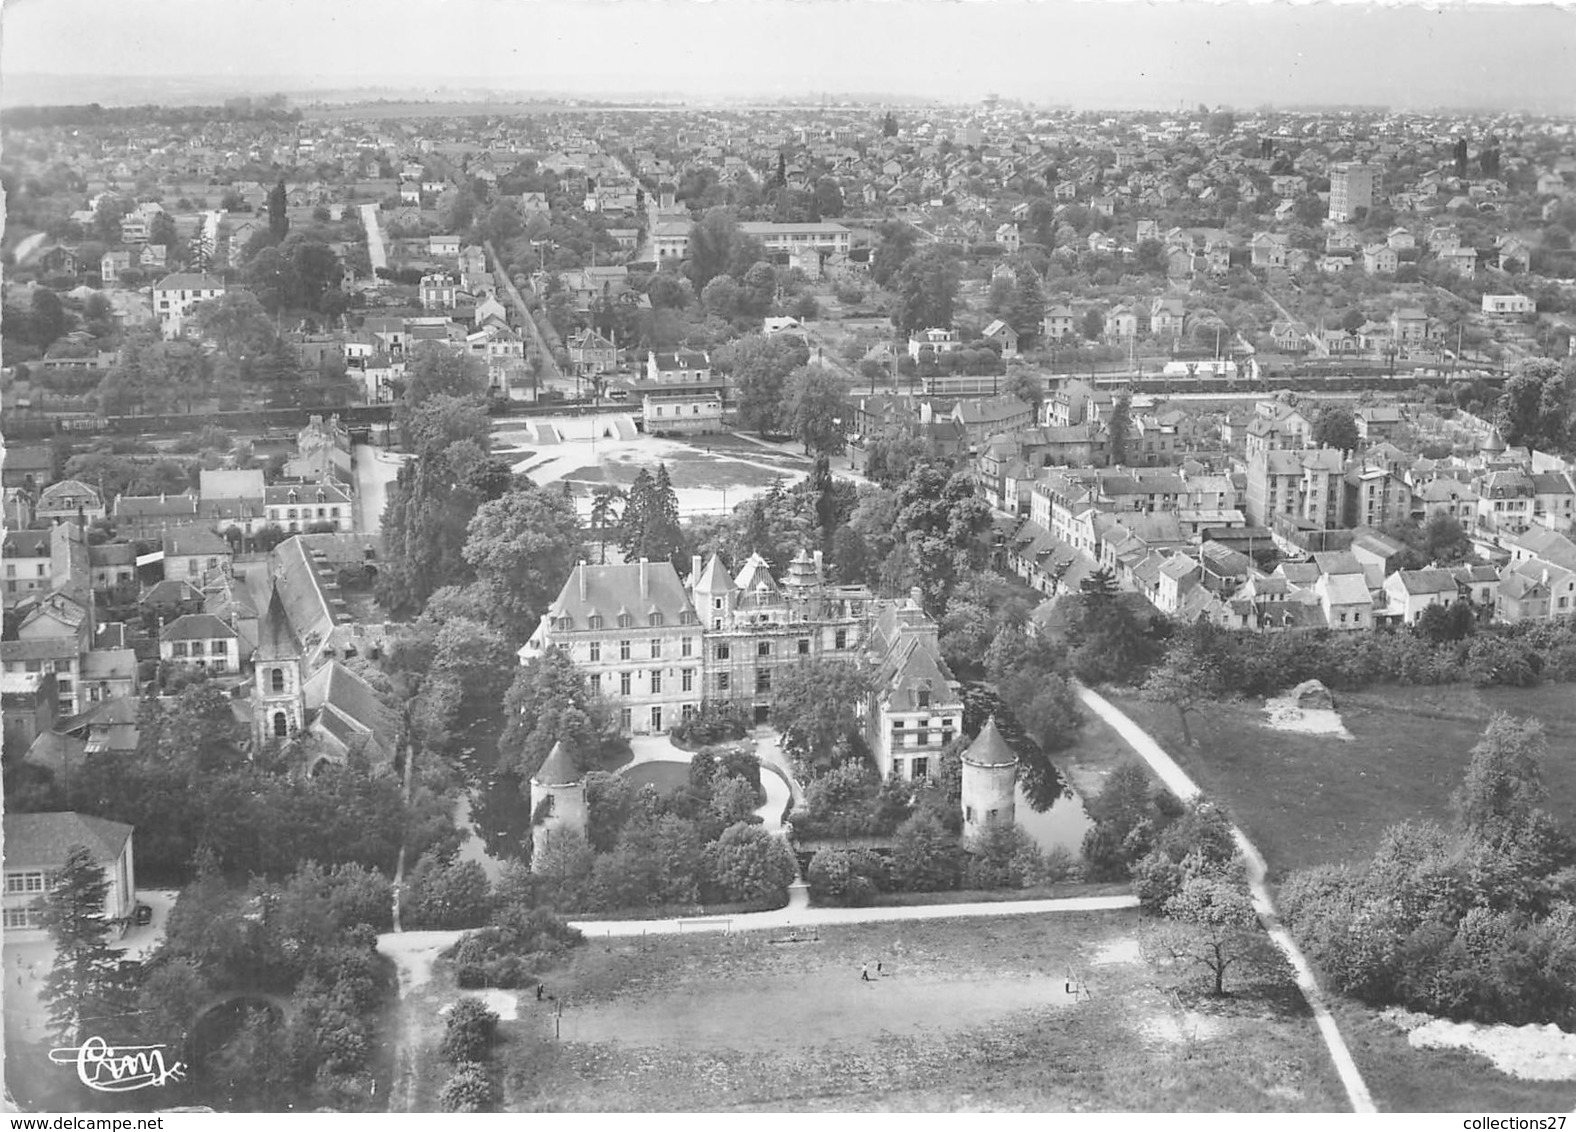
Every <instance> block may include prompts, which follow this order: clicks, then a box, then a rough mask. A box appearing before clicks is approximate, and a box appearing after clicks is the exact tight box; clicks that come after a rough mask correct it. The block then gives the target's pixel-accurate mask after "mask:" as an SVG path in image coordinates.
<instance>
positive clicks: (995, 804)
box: [962, 716, 1018, 838]
mask: <svg viewBox="0 0 1576 1132" xmlns="http://www.w3.org/2000/svg"><path fill="white" fill-rule="evenodd" d="M1017 786H1018V757H1017V756H1016V755H1015V754H1013V752H1012V748H1011V747H1010V746H1008V745H1007V740H1006V739H1004V738H1002V734H1001V732H1000V731H999V730H998V729H997V727H996V717H995V716H991V717H990V718H989V719H987V720H986V721H985V726H984V727H982V728H980V733H979V735H977V736H976V737H975V739H974V742H972V743H970V744H969V748H968V750H966V751H964V752H963V791H962V793H963V798H962V801H963V835H964V836H965V837H968V838H973V837H978V836H979V835H980V834H981V833H983V832H985V830H986V829H987V828H989V827H991V826H994V825H1000V824H1002V823H1006V824H1007V825H1011V824H1013V822H1015V821H1016V820H1017Z"/></svg>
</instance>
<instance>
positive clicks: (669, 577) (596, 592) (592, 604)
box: [548, 561, 694, 629]
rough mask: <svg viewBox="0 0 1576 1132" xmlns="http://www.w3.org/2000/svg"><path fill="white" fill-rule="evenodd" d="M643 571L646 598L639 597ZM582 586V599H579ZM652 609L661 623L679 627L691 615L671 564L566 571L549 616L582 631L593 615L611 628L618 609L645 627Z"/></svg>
mask: <svg viewBox="0 0 1576 1132" xmlns="http://www.w3.org/2000/svg"><path fill="white" fill-rule="evenodd" d="M642 570H644V571H645V575H646V596H645V597H641V594H640V588H641V584H640V577H641V571H642ZM582 584H584V594H585V596H584V597H582V596H581V586H582ZM653 608H654V609H655V610H656V611H657V612H659V613H661V614H662V616H663V622H664V624H668V625H678V624H680V623H681V621H680V618H681V616H682V615H683V614H685V613H693V612H694V609H693V608H692V607H691V605H690V601H689V595H687V594H686V593H685V592H684V583H683V582H681V581H680V580H679V575H678V571H677V570H675V569H674V568H673V563H671V562H668V561H662V562H648V563H640V562H625V563H620V564H617V565H607V566H592V565H588V564H586V563H581V564H580V565H578V566H576V567H575V568H574V569H573V570H571V571H570V572H569V580H568V581H566V582H565V583H564V588H563V589H561V590H559V591H558V597H557V598H556V599H555V600H554V601H553V604H552V606H551V607H550V608H549V609H548V616H550V617H568V618H569V619H570V620H571V621H572V622H573V624H574V627H575V628H577V629H584V628H586V626H587V623H588V622H589V620H590V618H591V617H592V615H594V614H595V615H600V616H601V617H602V619H603V621H604V623H606V624H607V625H608V626H609V627H612V626H613V625H614V624H616V622H617V618H618V615H619V611H620V610H623V611H626V612H628V613H630V614H631V615H633V616H634V617H635V618H636V619H637V621H638V622H640V623H641V624H644V623H645V621H646V617H647V616H648V614H647V611H648V610H650V609H653Z"/></svg>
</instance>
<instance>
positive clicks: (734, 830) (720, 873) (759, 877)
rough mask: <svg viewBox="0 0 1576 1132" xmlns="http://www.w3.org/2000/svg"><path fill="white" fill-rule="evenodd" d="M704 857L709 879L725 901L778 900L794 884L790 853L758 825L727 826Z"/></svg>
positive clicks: (786, 847) (779, 840) (793, 870)
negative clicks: (705, 857)
mask: <svg viewBox="0 0 1576 1132" xmlns="http://www.w3.org/2000/svg"><path fill="white" fill-rule="evenodd" d="M706 856H707V863H708V865H709V872H710V874H711V878H712V880H713V882H714V883H715V884H716V886H717V888H718V889H719V890H720V891H721V892H722V893H723V895H724V898H725V899H728V900H775V899H781V898H782V896H783V894H784V893H785V892H787V890H788V886H789V885H790V884H792V883H793V879H794V872H795V868H794V860H793V854H792V853H790V852H789V851H788V846H786V845H785V844H783V842H782V839H781V838H778V837H775V836H773V835H772V834H770V833H767V832H766V831H765V830H764V829H762V828H761V827H760V826H758V825H746V824H745V823H743V822H739V823H737V824H734V825H730V826H729V827H728V828H727V829H726V830H724V831H723V834H722V836H721V837H720V838H718V840H717V841H716V843H715V844H713V845H711V846H708V847H707V851H706Z"/></svg>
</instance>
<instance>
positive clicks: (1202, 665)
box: [1143, 620, 1226, 747]
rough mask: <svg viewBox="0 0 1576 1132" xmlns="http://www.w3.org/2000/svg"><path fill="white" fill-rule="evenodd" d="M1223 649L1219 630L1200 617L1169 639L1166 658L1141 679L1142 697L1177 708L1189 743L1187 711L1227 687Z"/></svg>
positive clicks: (1185, 739) (1184, 736)
mask: <svg viewBox="0 0 1576 1132" xmlns="http://www.w3.org/2000/svg"><path fill="white" fill-rule="evenodd" d="M1223 649H1224V644H1223V642H1222V641H1221V640H1220V631H1219V630H1218V629H1216V628H1215V627H1214V626H1213V625H1211V624H1210V623H1209V622H1208V621H1203V620H1201V621H1199V622H1198V623H1197V624H1196V625H1193V626H1190V627H1189V628H1188V629H1187V630H1186V631H1185V632H1183V633H1182V634H1180V635H1178V636H1177V637H1176V638H1175V639H1174V640H1173V641H1172V642H1171V647H1170V648H1169V649H1167V650H1166V657H1165V660H1163V661H1162V662H1161V663H1160V664H1158V665H1157V666H1156V667H1155V669H1154V670H1153V671H1152V672H1150V674H1149V678H1148V679H1147V680H1146V681H1144V687H1143V694H1144V698H1145V699H1147V700H1154V701H1157V702H1159V703H1167V704H1170V705H1172V706H1173V707H1175V708H1176V709H1177V718H1178V720H1179V721H1180V722H1181V724H1182V739H1183V741H1184V742H1185V743H1186V744H1187V745H1188V746H1190V747H1191V746H1192V745H1193V735H1192V733H1191V732H1190V731H1189V730H1188V724H1187V718H1188V712H1190V711H1191V710H1192V709H1193V708H1194V707H1196V706H1197V705H1198V704H1200V703H1205V702H1207V701H1209V700H1211V699H1214V698H1215V697H1216V696H1219V695H1221V694H1222V693H1223V692H1224V691H1226V687H1225V668H1224V665H1223V664H1222V661H1221V654H1222V651H1223Z"/></svg>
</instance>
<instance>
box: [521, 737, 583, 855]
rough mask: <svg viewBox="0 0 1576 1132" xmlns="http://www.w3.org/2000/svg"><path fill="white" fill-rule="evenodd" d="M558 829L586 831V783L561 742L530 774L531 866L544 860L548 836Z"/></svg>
mask: <svg viewBox="0 0 1576 1132" xmlns="http://www.w3.org/2000/svg"><path fill="white" fill-rule="evenodd" d="M556 829H572V830H575V831H577V832H579V833H582V834H583V833H585V831H586V786H585V781H584V778H583V776H582V775H581V773H580V771H579V769H578V768H577V767H576V766H575V761H574V759H572V758H570V757H569V752H568V751H566V750H564V745H563V743H562V742H558V743H554V744H553V749H552V750H551V751H549V752H548V754H547V760H546V761H545V762H543V763H542V765H541V766H540V767H538V768H537V771H536V773H535V774H533V775H532V776H531V865H532V867H533V868H535V867H536V862H537V861H539V860H541V854H542V847H543V845H544V844H546V841H547V835H548V834H549V833H551V832H552V831H553V830H556Z"/></svg>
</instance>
